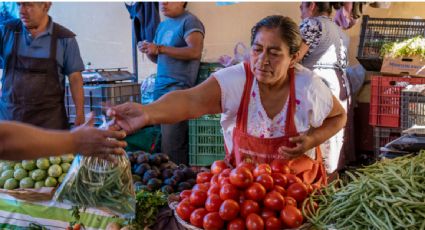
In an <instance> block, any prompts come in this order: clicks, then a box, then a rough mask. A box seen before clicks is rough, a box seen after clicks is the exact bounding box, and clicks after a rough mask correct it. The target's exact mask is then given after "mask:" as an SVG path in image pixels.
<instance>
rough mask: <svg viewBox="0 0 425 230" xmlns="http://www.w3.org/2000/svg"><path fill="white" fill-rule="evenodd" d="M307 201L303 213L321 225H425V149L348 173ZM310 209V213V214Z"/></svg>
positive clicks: (378, 227) (359, 227) (395, 227)
mask: <svg viewBox="0 0 425 230" xmlns="http://www.w3.org/2000/svg"><path fill="white" fill-rule="evenodd" d="M347 174H348V175H349V176H350V180H351V181H350V182H349V183H347V184H345V185H343V184H342V182H341V181H337V182H335V183H332V184H330V185H329V186H327V187H326V188H324V189H323V190H321V191H320V192H319V193H316V195H313V196H311V197H310V198H309V199H308V200H306V201H305V202H310V203H311V204H313V202H317V203H318V204H319V208H318V209H317V210H316V211H313V213H312V214H311V212H309V211H308V210H307V209H303V214H304V216H306V217H307V219H308V220H309V221H310V222H311V223H312V224H313V225H315V226H316V227H317V228H319V229H326V228H336V229H385V230H387V229H425V151H421V152H420V154H419V155H417V156H415V157H412V156H405V157H399V158H395V159H392V160H388V159H386V160H383V161H380V162H377V163H375V164H373V165H371V166H367V167H365V168H361V169H358V170H357V171H356V172H354V173H347ZM309 213H310V214H309Z"/></svg>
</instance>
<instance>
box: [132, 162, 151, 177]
mask: <svg viewBox="0 0 425 230" xmlns="http://www.w3.org/2000/svg"><path fill="white" fill-rule="evenodd" d="M150 169H151V166H150V165H149V164H148V163H143V164H140V165H139V166H138V167H137V168H136V170H135V171H134V173H135V174H137V175H139V176H143V175H144V174H145V173H146V171H148V170H150Z"/></svg>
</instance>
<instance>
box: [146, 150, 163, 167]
mask: <svg viewBox="0 0 425 230" xmlns="http://www.w3.org/2000/svg"><path fill="white" fill-rule="evenodd" d="M161 163H162V159H161V156H160V155H159V153H155V154H152V155H150V156H149V164H151V165H158V166H159V165H161Z"/></svg>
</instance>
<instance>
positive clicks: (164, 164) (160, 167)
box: [159, 162, 171, 170]
mask: <svg viewBox="0 0 425 230" xmlns="http://www.w3.org/2000/svg"><path fill="white" fill-rule="evenodd" d="M170 168H171V163H170V162H167V163H161V165H159V169H160V170H164V169H170Z"/></svg>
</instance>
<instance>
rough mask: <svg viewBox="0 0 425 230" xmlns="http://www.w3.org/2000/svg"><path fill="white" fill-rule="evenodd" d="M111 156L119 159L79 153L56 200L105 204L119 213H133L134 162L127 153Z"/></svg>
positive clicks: (94, 205) (57, 193)
mask: <svg viewBox="0 0 425 230" xmlns="http://www.w3.org/2000/svg"><path fill="white" fill-rule="evenodd" d="M111 157H114V158H115V160H114V161H108V160H105V159H100V158H97V157H84V156H80V155H78V156H77V157H76V159H75V160H74V162H73V164H72V166H71V169H70V170H69V172H68V174H67V176H66V177H65V179H64V181H63V183H62V184H61V186H60V187H59V189H58V190H57V192H56V193H55V197H54V199H55V200H58V201H67V202H70V203H72V204H73V205H78V206H80V207H103V208H107V209H109V210H110V211H112V212H114V213H116V214H118V215H122V216H126V217H127V216H129V217H131V216H133V215H134V212H135V203H136V200H135V193H134V188H133V183H132V176H131V169H130V162H129V160H128V159H127V157H126V156H121V155H116V156H111Z"/></svg>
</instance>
